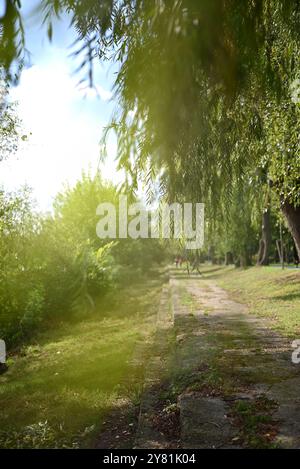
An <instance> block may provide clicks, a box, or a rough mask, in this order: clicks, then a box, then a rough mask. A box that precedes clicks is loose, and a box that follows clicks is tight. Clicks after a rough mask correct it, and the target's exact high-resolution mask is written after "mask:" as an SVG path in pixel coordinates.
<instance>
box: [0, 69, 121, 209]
mask: <svg viewBox="0 0 300 469" xmlns="http://www.w3.org/2000/svg"><path fill="white" fill-rule="evenodd" d="M11 94H12V98H13V99H14V100H17V101H18V102H19V106H18V112H19V115H20V117H21V119H22V121H23V125H24V131H25V132H27V133H30V132H31V134H32V135H31V136H30V138H29V141H28V142H27V143H26V144H24V145H22V148H20V149H19V151H18V154H17V158H16V157H15V156H12V157H11V158H10V159H9V160H8V161H6V162H3V163H1V176H0V182H2V183H4V185H5V186H6V187H7V188H9V189H13V188H16V187H18V186H20V185H21V184H24V183H27V184H29V185H30V186H32V187H33V189H34V195H35V197H36V198H37V200H38V202H39V205H40V206H41V207H42V208H44V209H45V208H50V206H51V201H52V199H53V197H54V196H55V194H56V193H57V191H58V190H60V189H61V187H62V184H63V183H64V182H68V183H70V184H73V183H74V182H75V181H76V179H78V178H79V177H80V175H81V172H82V170H83V169H85V170H87V169H88V168H92V169H95V168H97V165H98V161H99V147H98V142H99V140H100V137H101V131H102V127H103V126H104V125H106V124H107V118H108V116H107V115H105V112H106V114H107V110H106V111H105V112H104V111H103V106H104V103H103V102H104V101H107V100H109V99H110V98H111V96H112V95H111V93H110V92H109V91H107V90H105V89H104V88H103V87H102V86H101V85H97V87H96V90H88V92H87V94H86V98H87V99H83V97H82V96H83V92H82V90H80V89H79V88H78V86H77V79H76V77H72V76H71V75H70V73H69V70H68V67H67V65H66V64H65V63H63V62H62V61H61V62H59V61H57V60H56V61H54V62H53V61H51V62H50V63H45V64H43V65H34V66H33V67H31V68H29V69H26V70H24V71H23V73H22V77H21V80H20V84H19V85H18V86H17V87H16V88H15V89H13V90H12V93H11ZM97 96H98V97H99V96H100V98H101V99H97ZM115 154H116V145H115V142H114V140H113V139H111V140H110V141H109V145H108V155H109V156H108V161H107V162H106V163H105V164H104V165H103V167H102V169H103V173H104V176H105V177H106V178H110V179H112V180H114V181H115V182H119V181H120V178H121V176H120V174H117V173H116V163H115V162H114V159H115Z"/></svg>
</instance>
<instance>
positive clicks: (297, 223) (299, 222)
mask: <svg viewBox="0 0 300 469" xmlns="http://www.w3.org/2000/svg"><path fill="white" fill-rule="evenodd" d="M281 209H282V212H283V214H284V216H285V218H286V221H287V224H288V228H289V230H290V232H291V234H292V236H293V238H294V241H295V246H296V249H297V253H298V257H299V258H300V207H294V206H293V205H291V204H290V203H289V202H284V203H283V204H282V206H281Z"/></svg>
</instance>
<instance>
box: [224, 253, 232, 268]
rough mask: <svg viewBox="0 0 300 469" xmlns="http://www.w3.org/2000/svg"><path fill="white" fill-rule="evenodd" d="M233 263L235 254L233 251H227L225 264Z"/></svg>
mask: <svg viewBox="0 0 300 469" xmlns="http://www.w3.org/2000/svg"><path fill="white" fill-rule="evenodd" d="M230 264H233V254H232V252H231V251H227V252H226V254H225V265H230Z"/></svg>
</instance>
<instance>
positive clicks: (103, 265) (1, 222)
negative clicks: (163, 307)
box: [0, 174, 165, 347]
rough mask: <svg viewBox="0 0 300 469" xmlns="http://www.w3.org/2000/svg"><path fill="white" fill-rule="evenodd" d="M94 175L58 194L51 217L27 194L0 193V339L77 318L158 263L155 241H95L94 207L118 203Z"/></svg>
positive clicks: (14, 339) (158, 249)
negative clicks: (38, 212) (38, 208)
mask: <svg viewBox="0 0 300 469" xmlns="http://www.w3.org/2000/svg"><path fill="white" fill-rule="evenodd" d="M118 197H119V194H118V192H117V190H116V188H115V187H114V186H113V185H112V184H109V183H105V182H103V181H102V180H101V179H100V177H99V175H96V176H95V177H91V176H89V175H85V174H83V175H82V178H81V180H79V181H78V182H77V184H76V185H75V186H74V187H73V188H66V189H65V191H64V192H62V193H60V194H58V196H57V198H56V200H55V204H54V213H53V214H52V215H46V216H45V215H39V214H37V213H35V211H34V207H33V206H32V201H31V198H30V193H29V191H28V189H24V190H23V191H20V192H18V193H5V192H4V191H1V192H0V213H1V217H0V256H1V257H0V259H1V261H0V280H1V281H0V308H1V309H0V336H1V338H4V339H5V340H6V341H7V344H8V346H9V347H10V346H12V345H14V344H16V343H18V342H20V341H22V340H23V339H27V338H29V337H30V335H31V334H32V333H33V332H34V331H36V330H37V329H38V328H39V327H41V325H42V323H43V322H44V321H45V320H47V321H48V322H51V321H54V320H55V321H57V320H61V319H66V318H68V317H70V316H72V315H76V316H79V317H82V315H84V314H88V313H92V312H93V311H95V308H96V305H97V302H99V301H101V300H103V298H104V297H105V295H106V294H107V293H108V292H111V291H112V290H116V289H117V288H118V287H119V286H120V284H121V283H126V284H129V282H131V281H133V280H134V279H136V278H137V277H138V276H140V275H141V274H144V273H146V272H148V271H150V270H151V268H152V267H153V266H155V265H157V264H159V263H161V262H162V261H163V260H164V258H165V254H164V252H163V246H162V245H161V243H160V242H159V241H158V240H151V239H150V240H148V239H146V240H139V239H138V240H135V241H133V240H131V239H124V240H118V241H115V240H113V241H111V240H109V239H99V238H98V237H97V234H96V224H97V222H98V217H97V215H96V207H97V206H98V204H99V203H101V202H112V203H114V204H116V206H117V202H118Z"/></svg>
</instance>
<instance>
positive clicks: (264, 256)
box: [257, 208, 271, 265]
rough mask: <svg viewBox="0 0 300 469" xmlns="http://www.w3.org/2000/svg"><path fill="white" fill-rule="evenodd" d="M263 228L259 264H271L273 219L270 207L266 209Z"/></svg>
mask: <svg viewBox="0 0 300 469" xmlns="http://www.w3.org/2000/svg"><path fill="white" fill-rule="evenodd" d="M261 228H262V236H261V240H260V242H259V251H258V257H257V265H269V253H270V245H271V220H270V209H269V208H267V209H265V210H264V213H263V216H262V226H261Z"/></svg>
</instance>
